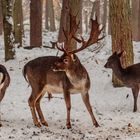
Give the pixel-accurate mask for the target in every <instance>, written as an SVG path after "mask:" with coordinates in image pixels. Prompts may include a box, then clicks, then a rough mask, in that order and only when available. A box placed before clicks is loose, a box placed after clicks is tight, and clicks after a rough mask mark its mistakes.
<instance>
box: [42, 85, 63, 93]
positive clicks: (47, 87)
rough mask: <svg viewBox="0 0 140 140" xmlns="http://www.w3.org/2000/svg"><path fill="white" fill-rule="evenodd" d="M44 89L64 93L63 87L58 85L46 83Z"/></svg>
mask: <svg viewBox="0 0 140 140" xmlns="http://www.w3.org/2000/svg"><path fill="white" fill-rule="evenodd" d="M43 90H44V91H47V92H49V93H63V88H62V87H61V86H57V85H46V86H45V87H44V89H43Z"/></svg>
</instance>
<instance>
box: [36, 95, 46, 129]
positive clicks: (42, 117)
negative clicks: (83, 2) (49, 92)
mask: <svg viewBox="0 0 140 140" xmlns="http://www.w3.org/2000/svg"><path fill="white" fill-rule="evenodd" d="M42 97H43V94H42V95H41V96H40V97H39V98H38V100H37V101H36V110H37V112H38V116H39V119H40V121H41V123H42V124H43V125H45V126H48V123H47V122H46V121H45V119H44V116H43V113H42V110H41V107H40V101H41V99H42Z"/></svg>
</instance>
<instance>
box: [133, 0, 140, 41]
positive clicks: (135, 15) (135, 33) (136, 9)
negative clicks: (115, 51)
mask: <svg viewBox="0 0 140 140" xmlns="http://www.w3.org/2000/svg"><path fill="white" fill-rule="evenodd" d="M139 2H140V0H132V31H133V32H132V35H133V40H134V41H139V36H138V28H139V26H138V16H139Z"/></svg>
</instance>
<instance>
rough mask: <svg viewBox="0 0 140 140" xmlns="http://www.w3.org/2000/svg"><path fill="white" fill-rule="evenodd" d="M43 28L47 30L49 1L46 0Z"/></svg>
mask: <svg viewBox="0 0 140 140" xmlns="http://www.w3.org/2000/svg"><path fill="white" fill-rule="evenodd" d="M45 29H46V30H49V3H48V0H46V4H45Z"/></svg>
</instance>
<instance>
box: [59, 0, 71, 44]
mask: <svg viewBox="0 0 140 140" xmlns="http://www.w3.org/2000/svg"><path fill="white" fill-rule="evenodd" d="M68 7H69V1H68V0H63V1H62V10H61V19H60V28H59V35H58V42H59V43H62V42H64V41H65V36H64V33H63V29H64V30H66V28H67V24H68V22H69V18H68V16H69V15H68V14H69V13H68Z"/></svg>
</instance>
